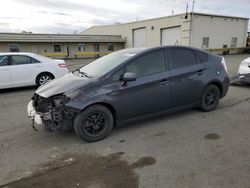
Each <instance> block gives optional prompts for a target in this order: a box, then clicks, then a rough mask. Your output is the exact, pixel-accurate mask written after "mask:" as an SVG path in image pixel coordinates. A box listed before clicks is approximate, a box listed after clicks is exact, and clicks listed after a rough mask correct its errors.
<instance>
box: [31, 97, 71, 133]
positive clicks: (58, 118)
mask: <svg viewBox="0 0 250 188" xmlns="http://www.w3.org/2000/svg"><path fill="white" fill-rule="evenodd" d="M69 100H70V98H68V97H66V96H65V95H63V94H58V95H54V96H51V97H48V98H44V97H42V96H40V95H38V94H37V93H35V94H34V96H33V97H32V104H33V108H34V110H35V112H36V115H38V116H40V118H41V121H42V124H44V126H45V129H46V130H48V131H51V132H62V131H67V130H71V129H72V128H73V120H74V114H75V113H76V111H75V110H74V109H72V108H69V107H66V106H65V104H66V103H67V102H68V101H69ZM28 114H29V110H28ZM30 114H31V113H30ZM31 115H32V114H31ZM34 117H35V116H34ZM37 119H39V118H37ZM34 121H35V122H36V117H35V118H34ZM36 123H38V124H39V122H36ZM40 124H41V123H40Z"/></svg>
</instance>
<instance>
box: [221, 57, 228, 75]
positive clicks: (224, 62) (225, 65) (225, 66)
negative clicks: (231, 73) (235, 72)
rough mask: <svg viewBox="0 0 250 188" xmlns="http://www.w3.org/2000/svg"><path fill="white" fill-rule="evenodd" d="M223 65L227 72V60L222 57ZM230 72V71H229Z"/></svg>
mask: <svg viewBox="0 0 250 188" xmlns="http://www.w3.org/2000/svg"><path fill="white" fill-rule="evenodd" d="M221 65H222V66H223V68H224V69H225V71H226V72H227V64H226V61H225V58H224V57H222V59H221ZM227 73H228V72H227Z"/></svg>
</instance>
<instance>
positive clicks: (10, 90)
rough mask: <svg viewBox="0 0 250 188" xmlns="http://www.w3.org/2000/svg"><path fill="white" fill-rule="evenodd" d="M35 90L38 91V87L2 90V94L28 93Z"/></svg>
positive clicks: (0, 91)
mask: <svg viewBox="0 0 250 188" xmlns="http://www.w3.org/2000/svg"><path fill="white" fill-rule="evenodd" d="M35 89H37V86H26V87H17V88H8V89H0V93H14V92H20V91H28V90H35Z"/></svg>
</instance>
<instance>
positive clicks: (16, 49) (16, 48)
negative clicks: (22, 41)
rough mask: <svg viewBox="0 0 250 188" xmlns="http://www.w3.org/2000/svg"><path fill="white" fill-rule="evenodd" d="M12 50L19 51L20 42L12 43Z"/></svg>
mask: <svg viewBox="0 0 250 188" xmlns="http://www.w3.org/2000/svg"><path fill="white" fill-rule="evenodd" d="M10 52H19V45H18V44H10Z"/></svg>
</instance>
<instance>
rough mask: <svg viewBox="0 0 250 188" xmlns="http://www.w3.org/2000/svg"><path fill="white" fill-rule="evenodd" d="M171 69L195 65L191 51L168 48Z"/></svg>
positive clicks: (194, 57) (195, 61) (194, 58)
mask: <svg viewBox="0 0 250 188" xmlns="http://www.w3.org/2000/svg"><path fill="white" fill-rule="evenodd" d="M169 50H170V54H171V59H172V61H171V68H172V69H178V68H184V67H188V66H192V65H196V64H197V60H196V56H195V54H194V53H193V51H192V50H189V49H185V48H170V49H169Z"/></svg>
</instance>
